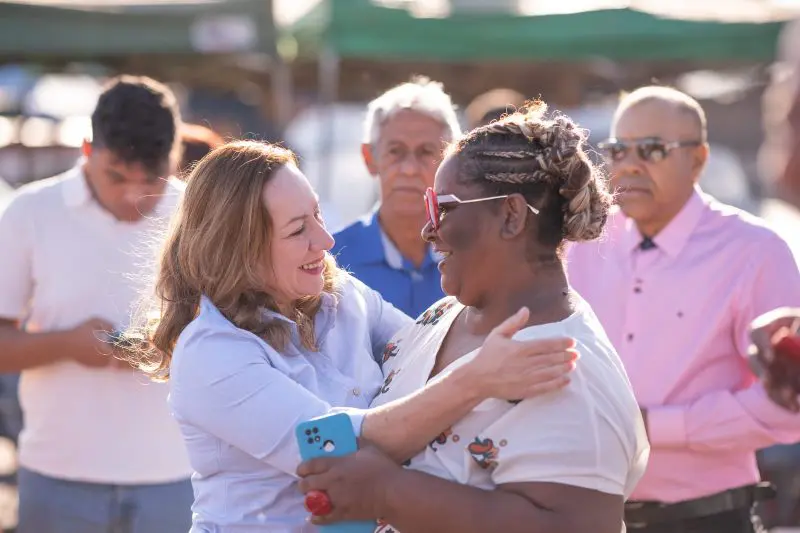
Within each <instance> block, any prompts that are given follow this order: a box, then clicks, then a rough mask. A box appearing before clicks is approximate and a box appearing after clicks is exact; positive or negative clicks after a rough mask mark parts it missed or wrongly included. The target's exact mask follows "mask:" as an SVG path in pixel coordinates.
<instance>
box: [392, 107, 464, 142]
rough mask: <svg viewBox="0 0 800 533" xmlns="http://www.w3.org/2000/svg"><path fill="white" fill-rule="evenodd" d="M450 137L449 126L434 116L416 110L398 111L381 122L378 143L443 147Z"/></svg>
mask: <svg viewBox="0 0 800 533" xmlns="http://www.w3.org/2000/svg"><path fill="white" fill-rule="evenodd" d="M448 137H449V134H448V128H447V125H446V124H445V123H444V122H443V121H441V120H439V119H438V118H436V117H434V116H432V114H428V113H424V112H422V111H418V110H416V109H397V110H395V111H393V112H391V113H389V114H387V115H386V116H385V117H384V118H383V120H382V121H381V124H380V130H379V136H378V141H379V142H380V143H382V144H386V143H391V142H402V143H404V144H409V145H417V144H425V143H432V144H435V145H436V146H437V147H441V146H442V143H443V142H444V141H446V140H448Z"/></svg>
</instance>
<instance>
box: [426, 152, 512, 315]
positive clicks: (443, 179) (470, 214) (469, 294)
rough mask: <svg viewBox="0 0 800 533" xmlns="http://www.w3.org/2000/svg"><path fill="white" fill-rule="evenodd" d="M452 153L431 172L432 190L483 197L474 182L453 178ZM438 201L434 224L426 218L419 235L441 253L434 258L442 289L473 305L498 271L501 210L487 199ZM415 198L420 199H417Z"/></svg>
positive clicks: (454, 162) (463, 197)
mask: <svg viewBox="0 0 800 533" xmlns="http://www.w3.org/2000/svg"><path fill="white" fill-rule="evenodd" d="M458 175H459V164H458V158H457V156H448V157H447V158H446V159H445V160H444V162H442V165H441V166H440V167H439V170H438V171H437V172H436V179H435V182H434V191H435V192H436V194H437V195H439V196H445V195H449V194H452V195H455V196H457V197H458V198H459V199H461V200H470V199H475V198H482V197H486V194H484V193H483V191H482V190H481V189H480V187H478V186H476V185H468V184H465V183H463V182H461V181H460V180H459V179H458ZM503 201H504V200H502V199H498V200H490V201H486V202H478V203H470V204H461V205H448V204H440V205H439V213H440V217H439V220H440V222H439V229H438V230H434V229H433V227H432V225H431V224H430V222H428V223H427V224H425V227H424V228H423V230H422V238H423V239H425V240H426V241H427V242H430V243H431V244H432V245H433V247H434V249H435V250H436V251H438V252H439V253H441V254H442V255H443V256H444V259H443V260H442V261H441V262H440V263H439V271H440V272H441V273H442V290H443V291H444V292H445V294H448V295H451V296H456V297H457V298H458V300H459V301H460V302H461V303H463V304H465V305H475V304H476V303H477V302H479V301H481V300H482V299H483V297H484V295H485V294H486V292H487V291H490V290H491V288H492V286H493V285H494V284H495V283H496V281H497V277H496V273H497V272H502V271H503V269H504V267H503V261H504V258H505V257H506V256H507V255H508V253H507V251H505V250H503V249H501V246H502V242H503V240H502V239H500V238H499V236H500V234H501V233H502V225H503V223H502V219H503V212H502V210H500V209H497V205H495V206H494V208H493V207H492V205H491V204H492V203H493V202H503ZM420 203H421V204H422V203H423V202H420Z"/></svg>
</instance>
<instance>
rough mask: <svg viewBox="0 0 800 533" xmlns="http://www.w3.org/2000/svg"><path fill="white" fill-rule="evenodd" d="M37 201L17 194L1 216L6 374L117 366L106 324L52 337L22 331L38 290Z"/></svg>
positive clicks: (1, 367) (0, 353)
mask: <svg viewBox="0 0 800 533" xmlns="http://www.w3.org/2000/svg"><path fill="white" fill-rule="evenodd" d="M32 199H33V198H32V197H29V196H26V195H17V196H15V197H14V199H13V200H12V201H11V203H10V204H9V205H8V206H7V207H6V208H5V209H4V210H3V211H2V213H0V253H2V257H3V259H2V260H0V372H19V371H21V370H25V369H28V368H34V367H37V366H42V365H47V364H51V363H54V362H56V361H61V360H64V359H72V360H76V361H78V362H80V363H83V364H86V365H89V366H106V365H108V364H111V363H113V362H114V361H115V360H114V359H113V357H111V356H110V354H111V352H112V349H111V346H110V345H108V344H106V343H104V342H103V337H102V333H101V332H103V331H111V330H112V329H113V327H112V326H111V325H110V324H108V323H106V322H103V321H101V320H89V321H87V322H85V323H83V324H80V325H78V326H76V327H75V328H73V329H70V330H64V331H53V332H46V333H28V332H26V331H23V330H22V329H21V328H20V319H21V317H23V316H24V315H25V313H26V310H27V308H28V305H29V302H30V299H31V296H32V293H33V286H34V280H33V274H32V272H33V264H32V261H33V246H34V244H35V242H36V235H35V231H34V226H33V220H32V219H31V213H32V212H34V209H35V205H32V202H31V200H32ZM64 283H69V280H64Z"/></svg>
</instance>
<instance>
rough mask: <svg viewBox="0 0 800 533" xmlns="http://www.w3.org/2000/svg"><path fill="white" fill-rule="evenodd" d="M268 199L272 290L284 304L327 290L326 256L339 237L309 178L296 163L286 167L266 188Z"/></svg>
mask: <svg viewBox="0 0 800 533" xmlns="http://www.w3.org/2000/svg"><path fill="white" fill-rule="evenodd" d="M263 200H264V205H265V207H266V209H267V212H268V213H269V214H270V217H271V219H272V234H271V235H270V238H269V247H268V251H267V255H268V256H269V257H266V258H265V259H264V262H265V264H266V265H267V268H266V273H265V278H266V283H267V286H268V290H269V292H270V293H271V294H273V295H274V296H275V299H276V301H277V302H278V303H279V304H281V305H289V304H291V303H293V302H295V301H297V300H299V299H301V298H304V297H308V296H317V295H319V294H321V293H322V290H323V287H324V278H323V271H324V264H323V259H324V258H325V254H326V252H327V251H328V250H330V249H331V248H332V247H333V243H334V241H333V237H331V234H330V233H328V230H326V229H325V223H324V222H323V220H322V216H321V214H320V208H319V201H318V198H317V195H316V194H315V193H314V190H313V189H312V188H311V184H310V183H309V182H308V179H306V177H305V176H304V175H303V173H302V172H300V170H298V169H297V167H295V166H294V165H284V166H283V167H281V168H280V169H278V170H277V171H276V172H275V175H274V177H273V178H272V179H271V180H270V181H269V182H267V184H266V185H265V186H264V191H263Z"/></svg>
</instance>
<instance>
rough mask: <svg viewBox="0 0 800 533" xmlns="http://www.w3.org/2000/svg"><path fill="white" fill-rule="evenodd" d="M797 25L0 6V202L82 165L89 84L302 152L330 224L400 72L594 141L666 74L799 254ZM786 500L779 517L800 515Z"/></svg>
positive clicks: (301, 4) (725, 172) (511, 4)
mask: <svg viewBox="0 0 800 533" xmlns="http://www.w3.org/2000/svg"><path fill="white" fill-rule="evenodd" d="M798 17H800V0H725V1H724V2H723V1H722V0H719V1H717V0H693V1H692V0H671V1H670V2H663V1H661V2H656V1H651V0H642V1H635V0H631V1H621V0H424V1H423V0H94V1H85V0H5V1H0V207H1V206H2V204H3V202H4V198H7V196H8V194H9V193H10V192H11V191H13V189H14V188H16V187H19V186H20V185H22V184H24V183H28V182H31V181H35V180H38V179H42V178H45V177H49V176H52V175H54V174H57V173H59V172H62V171H65V170H67V169H69V168H71V167H72V166H73V165H74V163H75V160H76V159H77V158H78V157H79V155H80V154H79V148H80V145H81V142H82V141H83V139H84V138H86V137H87V136H89V135H90V121H89V115H90V113H91V111H92V109H93V108H94V105H95V103H96V99H97V96H98V94H99V91H100V87H101V86H102V84H103V82H104V80H105V79H106V78H107V77H108V76H111V75H116V74H120V73H128V74H145V75H149V76H152V77H154V78H156V79H158V80H160V81H163V82H166V83H168V84H169V85H170V86H171V87H172V88H173V89H174V90H175V92H176V94H177V95H178V96H179V98H180V102H181V107H182V113H183V116H184V119H185V121H186V122H188V123H192V124H195V125H199V126H204V127H206V128H208V129H210V130H211V132H213V133H215V134H216V135H218V136H219V137H221V138H222V139H232V138H242V137H246V138H257V139H263V140H268V141H275V142H282V143H284V144H286V145H288V146H289V147H290V148H292V149H294V150H295V151H296V152H298V154H299V155H300V157H301V166H302V168H303V170H304V171H305V173H306V174H307V175H308V176H309V178H310V179H311V180H312V183H313V184H314V185H315V187H316V188H317V190H318V192H319V193H320V196H321V199H322V203H323V207H324V211H325V215H326V218H327V219H328V221H329V225H330V226H332V228H333V229H334V230H336V229H338V228H341V227H343V226H344V225H346V224H347V223H349V222H351V221H353V220H354V219H355V218H357V217H358V216H360V215H362V214H364V213H365V212H367V211H368V210H369V209H370V208H371V207H372V206H373V205H374V203H375V201H376V200H377V183H376V182H375V180H373V179H372V178H371V177H370V176H369V174H368V173H367V171H366V169H365V168H364V165H363V164H362V162H361V156H360V152H359V146H360V143H361V136H362V129H361V128H362V121H363V118H364V116H365V112H366V103H367V102H368V101H369V100H371V99H372V98H374V97H376V96H378V95H379V94H381V93H382V92H383V91H385V90H386V89H388V88H390V87H391V86H393V85H395V84H397V83H400V82H403V81H406V80H408V79H409V78H410V77H411V76H412V75H415V74H422V75H425V76H428V77H430V78H432V79H434V80H437V81H441V82H442V83H443V84H444V87H445V90H446V91H448V92H449V93H451V94H452V96H453V99H454V101H455V102H456V103H457V104H458V106H459V113H460V118H461V120H462V121H463V125H464V127H468V126H469V124H470V122H471V120H472V118H471V117H470V112H471V110H474V109H475V108H476V106H479V104H480V100H477V101H476V99H478V98H479V97H481V95H485V93H487V92H488V91H492V90H496V89H506V90H513V91H516V92H517V93H519V94H521V95H523V96H524V97H525V98H535V97H541V98H543V99H544V100H545V101H546V102H548V104H550V106H551V108H555V109H559V110H561V111H564V112H565V113H567V114H569V115H570V116H572V117H573V118H574V119H575V120H576V121H577V122H578V123H579V124H580V125H582V126H583V127H585V128H587V129H589V130H590V132H591V137H590V140H592V141H597V140H599V139H602V138H604V137H606V136H607V135H608V128H609V124H610V120H611V115H612V113H613V110H614V108H615V107H616V103H617V99H618V97H619V94H620V93H621V92H623V91H626V90H631V89H634V88H636V87H637V86H639V85H643V84H649V83H660V84H667V85H671V86H674V87H676V88H678V89H680V90H682V91H685V92H687V93H688V94H690V95H692V96H693V97H695V98H696V99H698V100H699V101H700V103H701V104H702V105H703V107H704V108H705V110H706V113H707V115H708V121H709V130H710V142H711V146H712V148H711V160H710V163H709V165H708V168H707V170H706V173H705V175H704V177H703V185H704V187H705V189H706V190H707V191H708V192H710V193H711V194H713V195H715V196H717V197H718V198H719V199H720V200H722V201H724V202H726V203H729V204H733V205H736V206H738V207H741V208H743V209H745V210H748V211H750V212H753V213H756V214H760V215H762V216H764V217H765V218H768V219H770V220H772V221H774V222H775V225H776V227H777V228H778V229H779V231H782V232H783V233H784V235H785V236H786V237H787V238H789V239H790V240H791V241H792V243H793V245H794V246H796V247H797V248H796V249H797V250H798V254H800V222H798V215H797V214H796V211H794V210H792V209H790V208H789V207H788V205H787V204H785V203H783V202H782V201H781V200H780V199H779V198H778V197H777V196H778V195H777V194H776V192H775V190H774V188H773V185H772V184H773V176H774V175H775V173H776V172H778V171H777V170H776V169H778V168H781V161H783V160H785V157H786V154H785V152H786V148H785V143H784V138H783V129H784V127H783V126H782V125H781V124H783V121H784V119H785V118H786V116H787V114H788V113H789V112H790V111H789V110H790V109H791V101H792V99H793V98H794V96H795V94H796V91H797V80H796V76H797V71H796V67H797V66H798V65H800V22H798V21H797V19H798ZM486 98H488V97H486ZM470 104H473V106H472V107H471V106H470ZM197 131H198V132H199V133H197V135H198V136H200V137H202V136H203V135H210V134H213V133H211V132H208V131H206V130H203V129H202V128H201V129H198V130H197ZM0 257H2V251H0ZM0 260H2V259H0ZM0 386H2V388H3V391H0V395H2V396H3V398H10V399H8V400H5V399H4V400H2V401H0V404H2V405H0V408H2V410H3V416H2V424H3V429H2V432H3V433H4V434H5V435H7V436H8V437H9V441H8V442H9V446H8V453H7V454H6V455H7V457H8V459H7V461H5V463H4V465H6V464H7V468H6V466H2V467H1V468H0V475H2V474H3V473H7V474H8V475H9V476H10V477H9V480H12V479H13V470H14V466H13V441H14V439H15V436H16V432H18V428H19V425H20V424H21V420H20V416H19V412H18V407H16V406H15V402H14V400H13V398H14V397H15V394H16V393H15V391H14V387H15V383H14V381H13V380H9V381H8V382H6V381H0ZM3 449H5V448H3ZM795 455H797V453H795ZM798 468H800V465H798ZM787 476H788V474H787ZM797 479H800V478H798V477H797V476H794V477H791V476H790V479H789V480H788V481H786V483H788V484H789V485H790V486H791V487H793V488H792V490H794V493H792V494H797V492H798V491H800V487H796V486H795V485H797V482H795V480H797ZM12 486H13V481H9V485H8V487H12ZM8 487H4V488H3V491H2V492H0V499H2V498H3V495H4V494H6V493H5V488H8ZM6 499H7V500H8V502H9V503H8V504H7V505H6V504H5V503H3V502H5V500H3V502H0V514H2V510H3V509H6V508H7V509H8V512H6V513H4V514H5V515H7V516H4V517H3V518H2V519H0V527H6V528H11V527H13V521H14V518H13V488H9V491H8V498H6ZM794 501H796V498H795V500H792V499H791V498H790V500H789V501H788V503H787V502H784V503H783V504H782V505H783V509H784V510H783V511H782V512H783V513H784V514H785V515H786V517H788V518H786V517H784V520H783V521H784V522H786V521H794V522H796V523H800V522H797V513H796V512H795V511H796V509H795V506H794V503H793V502H794ZM787 508H788V509H789V510H786V509H787ZM776 512H777V511H776ZM787 513H788V514H787Z"/></svg>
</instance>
